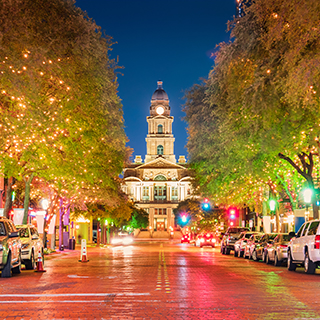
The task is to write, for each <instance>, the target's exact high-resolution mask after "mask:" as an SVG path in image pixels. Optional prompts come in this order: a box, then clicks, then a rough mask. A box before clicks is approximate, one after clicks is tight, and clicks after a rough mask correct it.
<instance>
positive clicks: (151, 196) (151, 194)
mask: <svg viewBox="0 0 320 320" xmlns="http://www.w3.org/2000/svg"><path fill="white" fill-rule="evenodd" d="M149 192H150V195H149V199H150V201H153V199H154V189H153V186H150V190H149Z"/></svg>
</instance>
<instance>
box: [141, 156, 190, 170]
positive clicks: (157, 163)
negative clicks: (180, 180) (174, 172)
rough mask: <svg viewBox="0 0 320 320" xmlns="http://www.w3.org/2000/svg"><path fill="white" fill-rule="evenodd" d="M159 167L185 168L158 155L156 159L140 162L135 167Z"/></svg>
mask: <svg viewBox="0 0 320 320" xmlns="http://www.w3.org/2000/svg"><path fill="white" fill-rule="evenodd" d="M159 168H165V169H184V170H186V168H185V167H183V166H181V165H179V164H176V163H173V162H171V161H169V160H166V159H164V158H162V157H158V158H157V159H154V160H152V161H149V162H148V163H145V164H142V165H140V166H139V167H137V168H136V169H138V170H141V169H159Z"/></svg>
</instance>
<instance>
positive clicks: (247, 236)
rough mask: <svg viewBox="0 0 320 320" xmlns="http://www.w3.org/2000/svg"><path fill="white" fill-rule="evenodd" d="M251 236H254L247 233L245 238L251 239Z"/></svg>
mask: <svg viewBox="0 0 320 320" xmlns="http://www.w3.org/2000/svg"><path fill="white" fill-rule="evenodd" d="M251 235H252V233H246V234H245V236H244V237H245V238H246V239H249V238H250V237H251Z"/></svg>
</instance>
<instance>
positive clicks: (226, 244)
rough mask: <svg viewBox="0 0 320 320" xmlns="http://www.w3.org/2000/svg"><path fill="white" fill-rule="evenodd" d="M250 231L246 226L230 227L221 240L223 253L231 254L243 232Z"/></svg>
mask: <svg viewBox="0 0 320 320" xmlns="http://www.w3.org/2000/svg"><path fill="white" fill-rule="evenodd" d="M243 231H250V229H249V228H246V227H229V228H228V229H227V231H226V232H225V233H224V235H223V238H222V240H221V253H222V254H230V251H231V250H234V244H235V242H236V241H237V240H238V239H239V237H240V234H241V232H243Z"/></svg>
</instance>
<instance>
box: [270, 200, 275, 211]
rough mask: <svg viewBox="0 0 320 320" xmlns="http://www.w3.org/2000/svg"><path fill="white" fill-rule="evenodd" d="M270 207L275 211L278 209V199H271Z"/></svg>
mask: <svg viewBox="0 0 320 320" xmlns="http://www.w3.org/2000/svg"><path fill="white" fill-rule="evenodd" d="M269 208H270V210H271V211H272V212H274V210H275V209H276V201H275V200H273V199H271V200H270V201H269Z"/></svg>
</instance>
